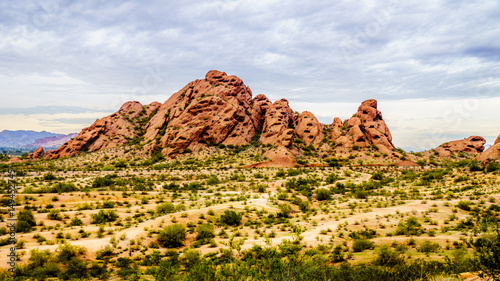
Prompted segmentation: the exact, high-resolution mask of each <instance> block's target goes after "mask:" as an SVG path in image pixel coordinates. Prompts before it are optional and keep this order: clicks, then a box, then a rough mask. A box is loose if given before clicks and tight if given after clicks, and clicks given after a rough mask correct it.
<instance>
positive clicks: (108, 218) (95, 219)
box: [90, 210, 118, 224]
mask: <svg viewBox="0 0 500 281" xmlns="http://www.w3.org/2000/svg"><path fill="white" fill-rule="evenodd" d="M90 216H91V218H92V220H91V223H92V224H102V223H107V222H113V221H115V220H116V219H117V218H118V215H117V214H116V212H115V211H114V210H108V211H104V210H100V211H99V213H97V214H91V215H90Z"/></svg>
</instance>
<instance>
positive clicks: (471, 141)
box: [434, 136, 486, 157]
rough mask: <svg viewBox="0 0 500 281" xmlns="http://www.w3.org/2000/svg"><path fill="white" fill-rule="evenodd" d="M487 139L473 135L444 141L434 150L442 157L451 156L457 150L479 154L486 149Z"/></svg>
mask: <svg viewBox="0 0 500 281" xmlns="http://www.w3.org/2000/svg"><path fill="white" fill-rule="evenodd" d="M485 143H486V140H485V139H484V138H483V137H480V136H471V137H468V138H466V139H463V140H456V141H450V142H446V143H443V144H442V145H440V146H438V147H437V148H435V149H434V150H435V151H437V152H438V153H439V154H438V155H439V156H440V157H450V156H451V155H452V154H453V153H455V152H463V153H468V154H471V155H475V154H479V153H481V152H483V150H484V144H485Z"/></svg>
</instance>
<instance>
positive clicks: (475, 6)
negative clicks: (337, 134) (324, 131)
mask: <svg viewBox="0 0 500 281" xmlns="http://www.w3.org/2000/svg"><path fill="white" fill-rule="evenodd" d="M499 3H500V2H499V1H496V0H494V1H459V0H450V1H436V0H423V1H402V0H394V1H375V0H365V1H354V0H344V1H342V0H339V1H331V0H312V1H286V0H281V1H277V0H219V1H212V0H211V1H208V0H207V1H201V0H199V1H195V0H183V1H170V0H164V1H122V0H106V1H105V0H94V1H92V0H89V1H71V0H29V1H28V0H26V1H25V0H20V1H1V2H0V62H1V63H0V85H1V87H0V98H1V102H0V131H1V130H4V129H8V130H20V129H25V130H37V131H41V130H47V131H51V132H58V133H70V132H79V131H80V130H81V129H82V128H83V127H86V126H89V125H90V124H92V122H93V121H95V120H96V119H97V118H100V117H103V116H106V115H108V114H110V113H112V112H115V111H116V110H117V109H118V108H119V107H120V105H121V104H123V103H124V102H126V101H128V100H138V101H140V102H142V103H144V104H146V103H150V102H152V101H160V102H164V101H165V100H167V98H168V97H169V96H170V95H171V94H172V93H174V92H176V91H177V90H179V89H180V88H182V87H183V86H184V85H185V84H186V83H188V82H190V81H192V80H194V79H197V78H203V77H204V75H205V73H206V72H207V71H209V70H211V69H217V70H221V71H225V72H227V73H228V74H231V75H236V76H238V77H240V78H242V79H243V81H244V82H245V83H246V84H247V85H248V86H250V88H251V89H252V91H253V93H254V95H257V94H265V95H267V96H268V97H269V98H270V99H271V100H272V101H275V100H278V99H281V98H283V97H284V98H287V99H288V100H289V101H290V104H291V106H292V108H293V109H294V110H297V111H305V110H307V111H311V112H313V113H314V114H315V115H316V116H317V117H318V119H319V120H320V121H321V122H324V123H331V122H332V120H333V118H334V117H335V116H338V117H341V118H342V119H345V118H348V117H350V116H351V115H352V114H353V113H355V112H356V110H357V107H358V105H359V104H360V103H361V102H362V101H363V100H365V99H370V98H374V99H377V100H378V101H379V109H380V110H381V111H382V112H383V116H384V119H385V120H386V122H387V123H388V125H389V128H390V129H391V132H392V134H393V137H394V144H395V145H396V146H398V147H403V148H406V149H408V150H410V149H411V150H415V151H417V150H422V149H425V148H430V147H434V146H437V145H439V144H440V143H442V142H445V141H448V140H454V139H461V138H465V137H468V136H470V135H481V136H483V137H485V138H486V139H487V140H488V143H492V142H493V141H494V139H495V138H496V137H497V136H498V135H499V134H500V114H499V110H498V109H499V108H500V21H499V20H498V19H499V18H500V4H499Z"/></svg>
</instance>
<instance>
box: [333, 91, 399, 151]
mask: <svg viewBox="0 0 500 281" xmlns="http://www.w3.org/2000/svg"><path fill="white" fill-rule="evenodd" d="M325 129H326V131H327V132H328V133H327V137H328V138H329V139H330V140H332V141H333V143H334V144H335V145H336V146H339V147H342V148H353V147H355V148H356V149H359V148H361V149H362V148H364V147H367V146H372V147H374V148H377V149H378V150H379V151H380V152H382V153H388V154H389V153H392V152H393V150H394V145H393V144H392V135H391V132H390V131H389V127H387V125H386V123H385V121H384V119H383V118H382V113H381V112H380V111H379V110H378V109H377V101H376V100H373V99H372V100H366V101H364V102H363V103H362V104H361V105H360V106H359V108H358V111H357V113H356V114H354V115H353V116H352V117H351V118H349V119H346V120H344V122H342V121H341V120H340V118H335V119H334V120H333V123H332V124H331V125H328V126H327V127H325Z"/></svg>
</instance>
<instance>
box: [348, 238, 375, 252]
mask: <svg viewBox="0 0 500 281" xmlns="http://www.w3.org/2000/svg"><path fill="white" fill-rule="evenodd" d="M374 247H375V244H374V243H373V242H372V241H370V240H368V239H356V240H354V242H353V243H352V250H353V251H354V252H363V251H364V250H371V249H373V248H374Z"/></svg>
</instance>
